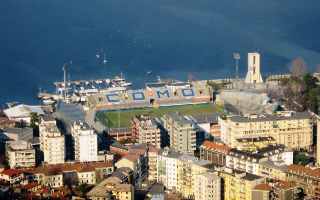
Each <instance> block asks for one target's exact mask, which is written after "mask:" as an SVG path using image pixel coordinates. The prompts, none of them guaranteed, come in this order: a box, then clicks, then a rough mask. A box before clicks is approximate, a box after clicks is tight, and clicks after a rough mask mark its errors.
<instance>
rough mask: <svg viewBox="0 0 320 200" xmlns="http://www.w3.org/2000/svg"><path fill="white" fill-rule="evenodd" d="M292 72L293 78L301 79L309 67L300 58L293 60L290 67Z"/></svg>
mask: <svg viewBox="0 0 320 200" xmlns="http://www.w3.org/2000/svg"><path fill="white" fill-rule="evenodd" d="M290 72H291V75H292V76H293V77H301V76H303V75H304V74H306V73H307V65H306V63H305V62H304V60H303V58H301V57H298V58H295V59H294V60H292V62H291V65H290Z"/></svg>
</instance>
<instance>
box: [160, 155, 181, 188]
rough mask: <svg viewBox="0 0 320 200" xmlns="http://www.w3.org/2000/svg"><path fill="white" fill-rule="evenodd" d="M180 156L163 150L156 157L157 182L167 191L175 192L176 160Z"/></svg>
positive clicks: (176, 180)
mask: <svg viewBox="0 0 320 200" xmlns="http://www.w3.org/2000/svg"><path fill="white" fill-rule="evenodd" d="M180 155H181V154H179V153H177V152H174V151H169V150H168V149H165V150H164V151H162V152H161V153H160V154H159V155H158V161H157V163H158V164H157V165H158V167H157V168H158V172H157V182H160V183H162V184H163V185H164V186H165V187H166V188H168V189H169V190H175V189H176V187H177V185H178V158H179V156H180Z"/></svg>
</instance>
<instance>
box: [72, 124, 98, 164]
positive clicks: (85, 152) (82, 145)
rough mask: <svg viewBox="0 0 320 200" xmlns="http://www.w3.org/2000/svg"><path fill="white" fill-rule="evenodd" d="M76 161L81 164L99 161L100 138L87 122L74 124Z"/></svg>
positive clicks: (73, 135)
mask: <svg viewBox="0 0 320 200" xmlns="http://www.w3.org/2000/svg"><path fill="white" fill-rule="evenodd" d="M71 134H72V137H73V142H74V155H75V160H76V161H80V162H90V161H98V136H97V134H96V133H95V132H94V130H93V129H92V128H90V127H89V125H88V124H87V123H85V122H81V121H77V122H74V124H73V126H72V127H71Z"/></svg>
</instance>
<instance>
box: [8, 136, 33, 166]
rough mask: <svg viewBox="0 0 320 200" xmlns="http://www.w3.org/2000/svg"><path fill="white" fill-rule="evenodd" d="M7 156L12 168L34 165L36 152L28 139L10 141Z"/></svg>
mask: <svg viewBox="0 0 320 200" xmlns="http://www.w3.org/2000/svg"><path fill="white" fill-rule="evenodd" d="M7 156H8V162H9V166H10V168H20V167H21V168H23V167H34V166H35V165H36V152H35V149H33V148H32V146H31V144H29V143H28V142H26V141H15V142H10V143H9V144H8V146H7Z"/></svg>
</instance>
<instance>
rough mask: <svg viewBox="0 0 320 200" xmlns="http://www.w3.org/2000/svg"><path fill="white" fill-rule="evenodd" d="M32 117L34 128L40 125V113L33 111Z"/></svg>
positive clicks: (31, 123) (31, 122) (31, 121)
mask: <svg viewBox="0 0 320 200" xmlns="http://www.w3.org/2000/svg"><path fill="white" fill-rule="evenodd" d="M30 118H31V119H30V127H31V128H33V129H35V128H37V127H38V125H39V122H40V118H39V116H38V114H37V113H34V112H32V113H31V114H30Z"/></svg>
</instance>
